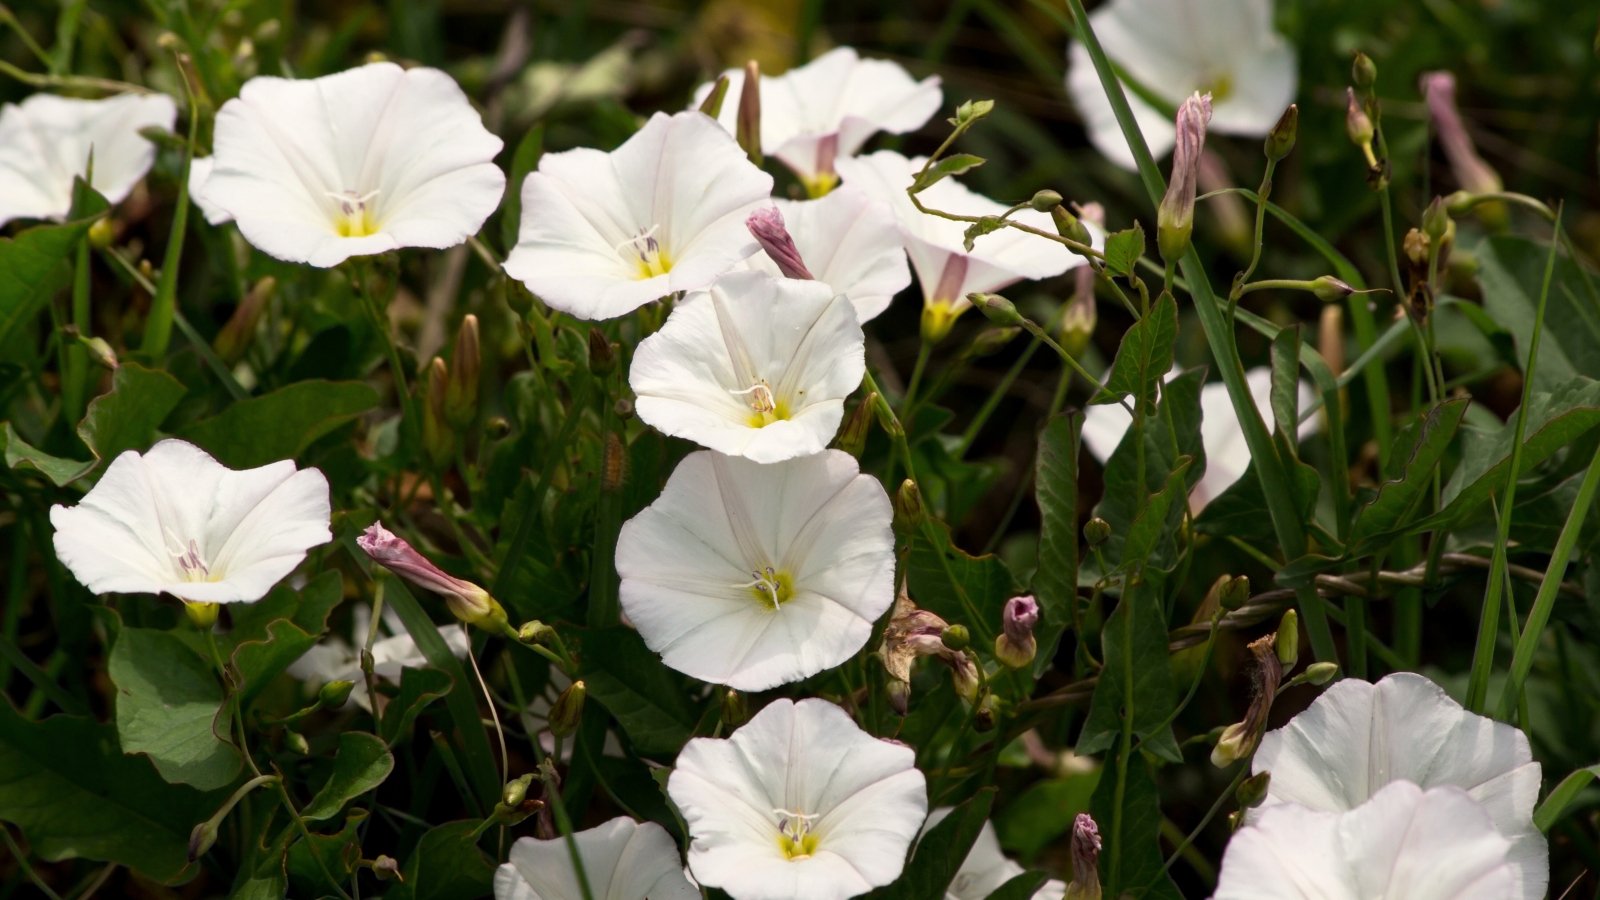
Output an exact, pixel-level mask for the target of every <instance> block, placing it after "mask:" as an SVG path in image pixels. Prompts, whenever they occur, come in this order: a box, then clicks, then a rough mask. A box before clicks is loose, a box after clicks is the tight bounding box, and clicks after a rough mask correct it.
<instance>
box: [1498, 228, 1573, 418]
mask: <svg viewBox="0 0 1600 900" xmlns="http://www.w3.org/2000/svg"><path fill="white" fill-rule="evenodd" d="M1549 256H1550V245H1549V244H1548V243H1547V242H1541V241H1530V240H1527V239H1526V238H1519V237H1510V236H1503V237H1494V238H1490V239H1488V240H1486V241H1483V242H1482V243H1481V244H1479V245H1478V252H1477V260H1478V282H1479V284H1480V285H1481V286H1482V288H1483V305H1484V308H1485V309H1486V310H1487V311H1488V313H1489V315H1491V316H1492V317H1494V320H1495V321H1496V322H1498V323H1500V325H1501V326H1503V327H1504V328H1505V329H1506V330H1507V331H1510V332H1511V335H1512V339H1513V340H1514V341H1515V342H1516V348H1517V350H1516V353H1517V355H1516V358H1517V360H1518V361H1519V362H1520V361H1523V360H1526V359H1527V358H1528V345H1529V342H1530V341H1531V340H1532V338H1533V321H1534V317H1535V313H1536V312H1537V310H1538V306H1539V289H1540V286H1541V285H1543V284H1544V269H1545V264H1546V262H1547V261H1548V260H1549ZM1575 375H1587V376H1589V377H1590V378H1600V297H1596V296H1595V295H1594V294H1593V293H1592V292H1591V288H1590V285H1589V283H1588V282H1587V281H1586V280H1585V279H1584V276H1583V273H1582V272H1581V271H1579V269H1578V266H1577V264H1576V263H1574V262H1573V261H1572V259H1571V258H1570V257H1567V256H1565V255H1560V254H1558V255H1557V256H1556V260H1555V270H1554V271H1553V272H1552V273H1551V280H1550V294H1549V297H1548V298H1547V301H1546V304H1545V311H1544V338H1543V339H1542V341H1541V342H1540V344H1539V361H1538V365H1537V366H1535V368H1534V374H1533V387H1534V390H1536V391H1548V390H1552V389H1554V388H1555V387H1556V386H1558V385H1560V384H1562V383H1564V382H1567V381H1570V380H1571V379H1572V378H1573V376H1575Z"/></svg>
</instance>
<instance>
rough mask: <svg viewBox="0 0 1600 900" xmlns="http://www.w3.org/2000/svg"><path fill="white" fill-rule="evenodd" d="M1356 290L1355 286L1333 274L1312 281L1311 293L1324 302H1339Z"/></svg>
mask: <svg viewBox="0 0 1600 900" xmlns="http://www.w3.org/2000/svg"><path fill="white" fill-rule="evenodd" d="M1355 292H1356V289H1355V288H1353V287H1351V286H1350V285H1348V284H1346V283H1344V282H1343V281H1341V280H1339V279H1337V278H1335V277H1333V276H1332V275H1323V276H1321V277H1319V278H1315V279H1313V280H1312V282H1311V293H1313V294H1315V295H1316V297H1317V299H1318V300H1321V301H1322V302H1323V303H1337V302H1338V301H1340V300H1343V299H1344V298H1346V297H1348V296H1350V295H1351V294H1354V293H1355Z"/></svg>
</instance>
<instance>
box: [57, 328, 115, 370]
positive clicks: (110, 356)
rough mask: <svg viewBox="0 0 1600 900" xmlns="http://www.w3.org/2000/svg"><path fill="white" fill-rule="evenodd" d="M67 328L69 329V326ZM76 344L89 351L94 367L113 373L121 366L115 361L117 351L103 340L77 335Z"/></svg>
mask: <svg viewBox="0 0 1600 900" xmlns="http://www.w3.org/2000/svg"><path fill="white" fill-rule="evenodd" d="M68 327H69V328H70V327H71V326H68ZM78 343H79V344H81V345H82V346H83V349H85V350H87V351H89V358H90V359H92V360H94V362H95V364H96V365H98V366H101V367H102V368H106V369H110V370H111V371H113V372H115V371H116V370H117V366H119V365H121V363H119V362H118V361H117V351H115V350H113V349H111V345H110V344H108V343H106V339H105V338H98V337H88V338H86V337H83V336H82V335H79V336H78Z"/></svg>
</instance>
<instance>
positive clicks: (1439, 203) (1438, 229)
mask: <svg viewBox="0 0 1600 900" xmlns="http://www.w3.org/2000/svg"><path fill="white" fill-rule="evenodd" d="M1449 230H1450V213H1449V212H1448V211H1446V210H1445V207H1444V198H1443V197H1434V198H1433V202H1432V203H1429V204H1428V208H1427V209H1425V210H1423V211H1422V233H1423V234H1425V235H1427V236H1428V239H1429V240H1432V241H1437V240H1439V239H1440V238H1442V237H1444V235H1445V232H1447V231H1449Z"/></svg>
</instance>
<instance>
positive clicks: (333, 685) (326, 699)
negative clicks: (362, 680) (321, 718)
mask: <svg viewBox="0 0 1600 900" xmlns="http://www.w3.org/2000/svg"><path fill="white" fill-rule="evenodd" d="M355 687H356V685H355V682H353V681H342V680H341V681H330V682H328V683H327V684H325V685H323V686H322V690H320V691H317V705H318V706H321V707H322V708H323V709H338V708H339V707H341V706H343V705H344V704H345V701H347V700H349V699H350V692H351V691H353V690H355Z"/></svg>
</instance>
